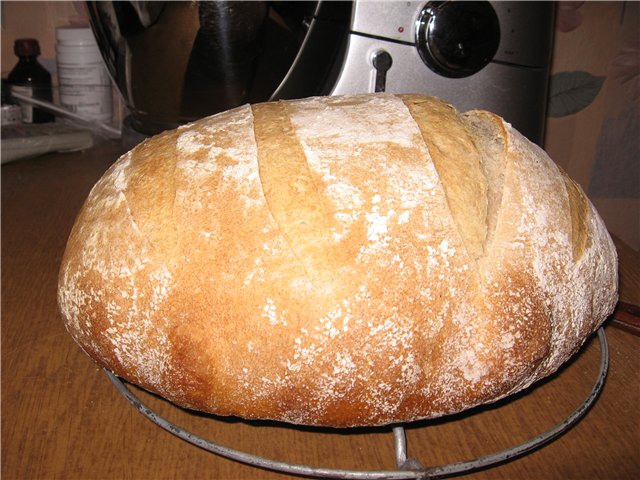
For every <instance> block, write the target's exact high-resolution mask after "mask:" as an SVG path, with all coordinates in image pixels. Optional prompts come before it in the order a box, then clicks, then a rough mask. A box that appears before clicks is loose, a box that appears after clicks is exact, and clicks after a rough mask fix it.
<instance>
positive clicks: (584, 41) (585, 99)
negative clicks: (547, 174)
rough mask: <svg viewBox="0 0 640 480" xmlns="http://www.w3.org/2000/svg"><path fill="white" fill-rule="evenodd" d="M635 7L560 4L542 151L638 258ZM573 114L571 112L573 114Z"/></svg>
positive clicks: (639, 109)
mask: <svg viewBox="0 0 640 480" xmlns="http://www.w3.org/2000/svg"><path fill="white" fill-rule="evenodd" d="M639 11H640V2H635V1H630V2H559V4H558V11H557V18H556V34H555V44H554V54H553V63H552V68H551V73H552V76H551V82H550V85H551V90H552V92H551V96H550V100H549V114H550V116H549V117H548V119H547V125H546V141H545V149H546V150H547V152H549V155H550V156H551V157H552V158H553V159H554V160H555V161H556V162H557V163H558V164H559V165H560V166H561V167H562V168H564V169H565V171H567V172H568V173H569V175H570V176H571V177H572V178H573V179H575V180H576V181H577V182H578V183H580V185H581V186H582V188H583V189H584V190H585V192H586V193H587V195H588V196H589V198H590V199H591V201H592V202H593V203H594V205H595V206H596V208H597V209H598V212H599V213H600V215H601V216H602V217H603V218H604V220H605V223H606V224H607V228H608V229H609V230H610V231H611V232H612V233H614V234H615V235H616V236H618V237H619V238H620V239H622V240H623V241H624V242H625V243H626V244H628V245H629V246H631V247H632V248H633V249H635V250H636V251H639V250H640V28H638V27H639V26H640V15H639ZM576 110H577V111H576Z"/></svg>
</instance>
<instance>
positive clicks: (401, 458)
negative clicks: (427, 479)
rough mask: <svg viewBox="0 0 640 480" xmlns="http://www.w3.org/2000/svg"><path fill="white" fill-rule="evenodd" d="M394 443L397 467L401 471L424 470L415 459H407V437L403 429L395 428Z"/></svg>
mask: <svg viewBox="0 0 640 480" xmlns="http://www.w3.org/2000/svg"><path fill="white" fill-rule="evenodd" d="M393 441H394V446H395V452H396V465H397V466H398V468H399V469H400V470H424V467H423V466H422V464H421V463H420V462H419V461H418V460H416V459H415V458H407V436H406V434H405V432H404V428H403V427H394V429H393Z"/></svg>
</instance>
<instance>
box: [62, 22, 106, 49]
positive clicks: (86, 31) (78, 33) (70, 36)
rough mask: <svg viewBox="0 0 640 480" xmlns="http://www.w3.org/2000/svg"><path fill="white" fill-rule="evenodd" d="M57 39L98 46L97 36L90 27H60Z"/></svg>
mask: <svg viewBox="0 0 640 480" xmlns="http://www.w3.org/2000/svg"><path fill="white" fill-rule="evenodd" d="M56 40H57V41H58V42H61V43H71V44H75V45H94V46H97V44H96V38H95V37H94V36H93V32H92V31H91V29H90V28H89V27H58V28H56Z"/></svg>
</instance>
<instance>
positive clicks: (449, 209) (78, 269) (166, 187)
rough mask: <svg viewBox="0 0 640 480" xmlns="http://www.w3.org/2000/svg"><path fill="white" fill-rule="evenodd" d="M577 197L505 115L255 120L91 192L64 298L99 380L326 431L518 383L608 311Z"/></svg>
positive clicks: (178, 140) (611, 266) (127, 170)
mask: <svg viewBox="0 0 640 480" xmlns="http://www.w3.org/2000/svg"><path fill="white" fill-rule="evenodd" d="M616 292H617V258H616V252H615V249H614V246H613V244H612V241H611V238H610V237H609V235H608V233H607V230H606V229H605V226H604V224H603V222H602V220H601V219H600V217H599V216H598V214H597V213H596V211H595V210H594V208H593V206H592V205H591V203H590V202H589V201H588V200H587V198H586V197H585V194H584V193H583V192H582V190H581V189H580V187H579V186H578V185H577V184H576V183H574V182H573V181H572V180H570V179H569V178H568V177H567V176H566V175H565V174H564V173H563V172H562V171H561V170H560V169H559V168H558V167H557V166H556V165H555V164H554V163H553V161H552V160H550V159H549V157H548V156H547V155H546V154H545V153H544V152H543V151H542V150H541V149H540V148H538V147H537V146H535V145H533V144H532V143H530V142H529V141H528V140H526V139H525V138H524V137H523V136H522V135H520V134H519V133H518V132H517V131H515V130H514V129H513V128H512V127H511V126H510V125H509V124H508V123H506V122H504V121H503V120H502V119H501V118H500V117H498V116H496V115H494V114H491V113H488V112H485V111H471V112H467V113H464V114H460V113H458V112H457V111H456V110H455V109H454V108H453V107H451V106H450V105H448V104H446V103H444V102H442V101H440V100H437V99H435V98H432V97H427V96H422V95H391V94H375V95H356V96H345V97H318V98H309V99H304V100H296V101H280V102H270V103H262V104H256V105H247V106H243V107H239V108H236V109H234V110H231V111H228V112H224V113H221V114H218V115H214V116H211V117H208V118H204V119H202V120H199V121H197V122H195V123H192V124H189V125H185V126H182V127H180V128H178V129H176V130H173V131H168V132H165V133H162V134H160V135H158V136H156V137H154V138H151V139H149V140H147V141H145V142H143V143H142V144H140V145H138V146H137V147H136V148H134V149H133V150H132V151H130V152H129V153H127V154H125V155H124V156H123V157H122V158H120V159H119V160H118V161H117V162H116V163H115V164H114V165H113V166H112V167H111V168H110V169H109V171H107V172H106V174H105V175H104V176H103V178H102V179H101V180H100V181H99V182H98V183H97V184H96V185H95V187H94V188H93V190H92V192H91V194H90V195H89V198H88V199H87V201H86V203H85V205H84V207H83V208H82V211H81V212H80V214H79V217H78V219H77V221H76V224H75V226H74V227H73V230H72V232H71V235H70V238H69V241H68V245H67V249H66V253H65V255H64V259H63V262H62V266H61V270H60V277H59V289H58V301H59V305H60V308H61V311H62V314H63V316H64V319H65V322H66V327H67V329H68V331H69V333H70V334H71V335H72V336H73V338H74V339H75V341H76V342H77V343H78V344H79V345H80V346H81V347H82V349H83V350H84V351H85V352H86V353H87V354H88V355H89V356H91V357H92V358H93V359H94V360H95V361H97V362H98V364H99V365H101V366H104V367H106V368H107V369H109V370H111V371H113V372H115V373H116V374H117V375H119V376H120V377H123V378H124V379H126V380H128V381H130V382H132V383H135V384H137V385H140V386H141V387H143V388H145V389H148V390H150V391H153V392H156V393H158V394H160V395H161V396H163V397H165V398H167V399H168V400H170V401H172V402H174V403H176V404H178V405H180V406H184V407H187V408H191V409H197V410H201V411H205V412H210V413H214V414H218V415H233V416H239V417H243V418H246V419H257V418H259V419H273V420H279V421H284V422H290V423H295V424H304V425H325V426H334V427H345V426H356V425H359V426H362V425H382V424H389V423H396V422H410V421H413V420H417V419H424V418H432V417H437V416H442V415H446V414H450V413H454V412H458V411H461V410H464V409H467V408H470V407H472V406H475V405H478V404H483V403H487V402H492V401H495V400H497V399H499V398H502V397H504V396H506V395H510V394H512V393H514V392H517V391H519V390H521V389H524V388H526V387H527V386H529V385H530V384H532V383H533V382H535V381H536V380H538V379H541V378H543V377H545V376H547V375H549V374H551V373H552V372H554V371H555V370H557V369H558V367H559V366H560V365H561V364H562V363H563V362H565V361H566V360H567V359H568V358H569V357H570V356H571V355H572V354H573V353H575V352H576V351H577V349H578V348H579V347H580V346H581V345H582V344H583V342H584V341H585V339H586V338H587V337H589V335H590V334H591V333H592V332H593V331H594V330H595V329H596V328H598V327H599V325H600V324H601V323H602V322H603V321H604V320H605V318H606V317H607V316H608V315H609V314H610V313H611V311H612V309H613V307H614V304H615V302H616V299H617V293H616Z"/></svg>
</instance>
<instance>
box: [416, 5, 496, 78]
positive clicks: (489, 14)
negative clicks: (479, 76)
mask: <svg viewBox="0 0 640 480" xmlns="http://www.w3.org/2000/svg"><path fill="white" fill-rule="evenodd" d="M416 27H417V28H416V47H417V49H418V52H420V57H422V60H423V61H424V63H426V64H427V66H428V67H429V68H430V69H431V70H433V71H434V72H436V73H438V74H440V75H443V76H445V77H451V78H460V77H468V76H469V75H473V74H474V73H476V72H477V71H479V70H481V69H482V68H483V67H484V66H485V65H487V64H488V63H489V62H490V61H491V59H492V58H493V56H494V55H495V53H496V51H497V50H498V44H499V43H500V23H499V22H498V16H497V15H496V12H495V11H494V10H493V7H492V6H491V4H490V3H489V2H484V1H480V2H458V1H445V2H428V3H427V4H426V5H425V6H424V8H423V9H422V12H420V15H419V16H418V20H417V25H416Z"/></svg>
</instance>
